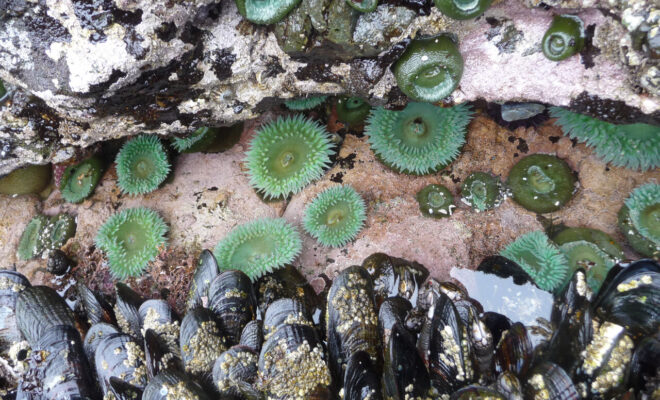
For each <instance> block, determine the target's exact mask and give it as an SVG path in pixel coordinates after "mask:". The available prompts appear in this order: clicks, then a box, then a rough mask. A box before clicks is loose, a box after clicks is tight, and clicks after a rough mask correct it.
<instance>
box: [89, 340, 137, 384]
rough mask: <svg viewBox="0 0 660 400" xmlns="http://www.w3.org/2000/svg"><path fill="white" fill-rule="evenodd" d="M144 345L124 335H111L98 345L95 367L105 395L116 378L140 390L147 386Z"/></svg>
mask: <svg viewBox="0 0 660 400" xmlns="http://www.w3.org/2000/svg"><path fill="white" fill-rule="evenodd" d="M145 362H146V361H145V356H144V350H143V348H142V345H141V344H140V343H139V342H136V341H135V340H134V339H133V338H132V337H131V336H129V335H126V334H124V333H114V334H110V335H108V336H106V337H104V338H103V339H101V341H100V342H99V343H98V346H97V347H96V352H95V355H94V365H95V368H96V375H97V377H98V381H99V384H100V385H101V389H102V390H103V394H104V395H105V394H107V393H108V390H109V387H108V385H109V383H110V378H111V377H115V378H118V379H120V380H123V381H125V382H127V383H129V384H131V385H133V386H136V387H138V388H140V389H144V387H145V386H146V384H147V367H146V364H145Z"/></svg>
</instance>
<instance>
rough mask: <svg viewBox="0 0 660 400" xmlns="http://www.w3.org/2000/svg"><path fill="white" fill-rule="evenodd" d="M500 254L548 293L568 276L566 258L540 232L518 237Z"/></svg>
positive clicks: (560, 284)
mask: <svg viewBox="0 0 660 400" xmlns="http://www.w3.org/2000/svg"><path fill="white" fill-rule="evenodd" d="M500 254H501V255H502V256H503V257H506V258H508V259H509V260H512V261H515V262H516V263H517V264H518V265H520V267H521V268H522V269H523V270H525V272H527V273H528V274H529V276H531V277H532V279H533V280H534V282H535V283H536V285H537V286H538V287H539V288H541V289H543V290H547V291H549V292H551V291H553V290H555V289H558V288H560V287H561V286H562V285H563V284H564V281H565V280H566V277H567V276H568V270H569V268H568V260H567V259H566V256H564V254H563V253H562V252H561V251H560V250H559V248H557V246H555V245H554V244H552V242H550V239H549V238H548V236H547V235H546V234H545V233H543V232H541V231H534V232H530V233H526V234H524V235H522V236H520V237H518V238H517V239H516V240H515V241H514V242H512V243H510V244H509V245H508V246H506V248H505V249H504V250H502V251H501V252H500Z"/></svg>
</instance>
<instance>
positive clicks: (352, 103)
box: [336, 97, 371, 126]
mask: <svg viewBox="0 0 660 400" xmlns="http://www.w3.org/2000/svg"><path fill="white" fill-rule="evenodd" d="M336 109H337V119H338V120H339V121H341V122H344V123H346V124H348V125H350V126H360V125H362V124H364V120H365V119H366V118H367V116H368V115H369V111H370V110H371V105H370V104H369V103H367V102H366V101H365V100H364V99H361V98H359V97H340V98H339V99H337V108H336Z"/></svg>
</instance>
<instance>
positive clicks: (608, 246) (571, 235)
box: [552, 227, 624, 261]
mask: <svg viewBox="0 0 660 400" xmlns="http://www.w3.org/2000/svg"><path fill="white" fill-rule="evenodd" d="M552 241H553V242H555V243H556V244H557V245H558V246H562V245H564V244H566V243H569V242H577V241H586V242H590V243H593V244H594V245H596V246H597V247H598V248H599V249H600V250H601V251H603V252H605V253H606V254H607V255H608V256H609V257H610V258H612V259H614V260H617V261H619V260H623V258H624V254H623V250H622V249H621V246H620V245H619V244H618V243H617V242H616V241H615V240H614V238H612V236H610V235H608V234H607V233H605V232H603V231H599V230H598V229H592V228H583V227H580V228H564V229H562V230H560V231H559V232H557V233H556V234H555V235H554V236H552Z"/></svg>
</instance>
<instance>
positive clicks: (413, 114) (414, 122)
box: [365, 103, 471, 175]
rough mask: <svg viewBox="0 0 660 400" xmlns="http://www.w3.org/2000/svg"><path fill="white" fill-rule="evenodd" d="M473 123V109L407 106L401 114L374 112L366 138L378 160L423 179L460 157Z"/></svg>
mask: <svg viewBox="0 0 660 400" xmlns="http://www.w3.org/2000/svg"><path fill="white" fill-rule="evenodd" d="M470 119H471V111H470V107H469V106H467V105H465V104H461V105H458V106H455V107H451V108H442V107H437V106H434V105H432V104H428V103H408V105H407V106H406V108H404V109H403V110H401V111H391V110H386V109H385V108H383V107H379V108H376V109H374V110H372V112H371V115H370V116H369V119H368V120H367V126H366V127H365V134H366V135H367V136H369V144H370V145H371V149H372V150H373V151H374V153H376V156H377V157H378V159H379V160H380V161H382V162H383V163H384V164H385V165H387V166H388V167H390V168H392V169H393V170H395V171H397V172H401V173H405V174H414V175H424V174H429V173H432V172H436V171H439V170H441V169H443V168H444V167H446V166H447V165H449V164H450V163H451V162H452V161H454V160H455V159H456V157H458V154H459V152H460V149H461V147H462V146H463V144H464V143H465V132H466V128H467V125H468V123H469V122H470Z"/></svg>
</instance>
